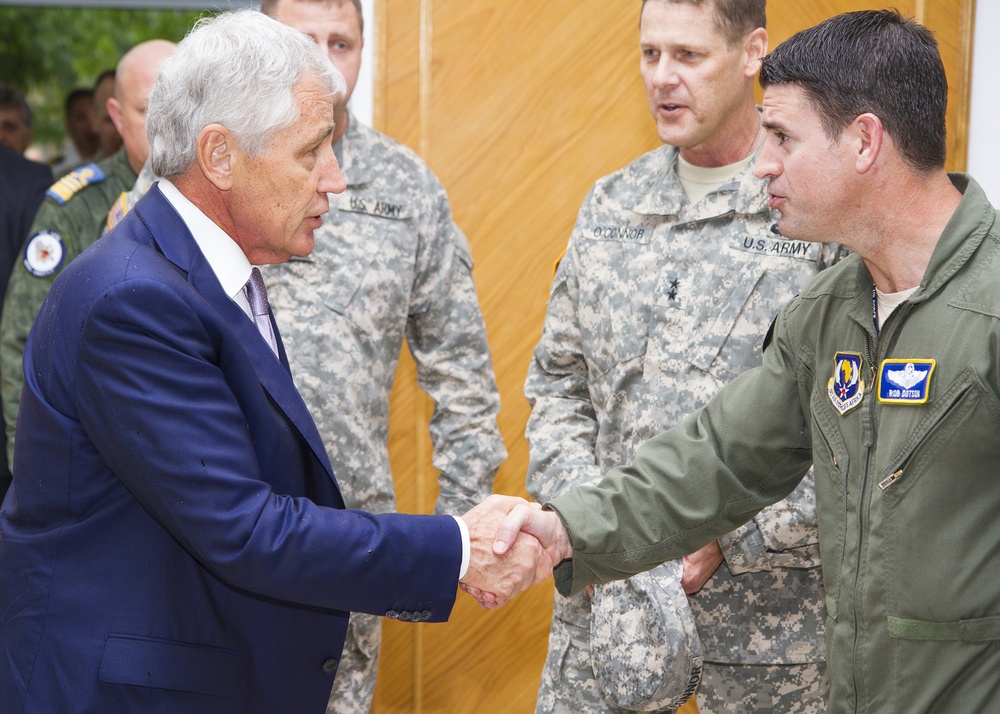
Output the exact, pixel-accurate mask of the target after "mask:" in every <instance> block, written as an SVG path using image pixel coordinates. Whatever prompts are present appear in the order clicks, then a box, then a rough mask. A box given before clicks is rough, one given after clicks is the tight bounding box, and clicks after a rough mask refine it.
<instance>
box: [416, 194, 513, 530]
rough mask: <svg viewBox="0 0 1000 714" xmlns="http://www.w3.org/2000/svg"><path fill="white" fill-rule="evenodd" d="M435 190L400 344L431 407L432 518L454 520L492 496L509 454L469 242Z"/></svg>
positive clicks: (446, 203)
mask: <svg viewBox="0 0 1000 714" xmlns="http://www.w3.org/2000/svg"><path fill="white" fill-rule="evenodd" d="M434 188H435V190H433V191H431V193H432V195H433V196H434V201H433V207H432V209H431V210H430V212H429V213H428V215H427V218H428V220H426V221H421V224H420V228H419V229H420V231H421V234H422V235H421V236H420V238H421V240H420V250H419V254H418V256H417V261H418V268H417V270H418V278H417V282H416V284H415V285H414V288H413V297H412V299H411V314H410V315H409V319H408V320H407V325H406V339H407V344H408V345H409V348H410V352H411V354H412V355H413V358H414V361H415V362H416V365H417V381H418V383H419V384H420V388H421V389H423V390H424V391H425V392H426V393H427V394H428V395H429V396H430V397H431V398H432V399H433V400H434V413H433V415H432V416H431V420H430V432H431V441H432V442H433V444H434V457H433V463H434V467H435V468H436V469H438V470H439V471H440V476H439V483H440V486H441V492H440V496H439V498H438V503H437V506H436V508H435V512H436V513H438V514H442V513H453V514H457V513H464V512H465V511H467V510H468V509H470V508H472V507H473V506H475V505H476V504H477V503H479V502H480V501H482V500H483V499H484V498H486V497H487V496H488V495H489V494H490V493H491V492H492V490H493V476H494V474H495V473H496V470H497V468H499V466H500V464H502V463H503V461H504V459H506V458H507V450H506V448H505V447H504V443H503V438H502V437H501V436H500V430H499V428H498V427H497V414H498V412H499V411H500V395H499V393H498V392H497V386H496V379H495V378H494V375H493V363H492V360H491V358H490V348H489V344H488V343H487V341H486V326H485V324H484V322H483V315H482V312H481V311H480V309H479V301H478V299H477V297H476V290H475V286H474V284H473V281H472V258H471V257H470V255H469V249H468V242H467V241H466V239H465V236H464V235H463V234H462V233H461V231H460V230H459V228H458V226H456V225H455V223H454V222H453V221H452V218H451V210H450V208H449V206H448V199H447V196H445V194H444V189H443V188H442V187H441V186H440V184H437V185H436V186H435V187H434Z"/></svg>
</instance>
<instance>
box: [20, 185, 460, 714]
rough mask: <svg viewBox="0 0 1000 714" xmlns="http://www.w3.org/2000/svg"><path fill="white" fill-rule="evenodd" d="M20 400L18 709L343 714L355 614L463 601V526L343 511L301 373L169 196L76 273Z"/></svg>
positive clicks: (44, 316) (424, 616)
mask: <svg viewBox="0 0 1000 714" xmlns="http://www.w3.org/2000/svg"><path fill="white" fill-rule="evenodd" d="M275 331H276V332H277V328H275ZM282 356H284V352H283V351H282ZM20 410H21V411H20V416H19V417H18V424H17V442H16V443H17V449H16V454H15V461H14V463H15V468H14V473H15V474H16V475H15V477H14V484H13V486H12V488H11V489H10V492H9V493H8V495H7V498H6V500H5V501H4V504H3V508H2V511H0V632H2V636H3V645H2V646H3V650H2V654H0V711H2V712H5V714H13V713H14V712H39V713H41V712H45V713H46V714H51V713H52V712H68V711H76V712H84V711H86V712H102V714H108V713H113V712H129V713H135V712H144V713H146V712H183V713H185V714H196V713H198V712H206V713H207V712H211V713H212V714H219V713H220V712H233V713H234V714H236V713H239V714H246V713H247V712H262V713H263V712H267V713H269V714H271V713H274V712H296V713H299V712H316V713H317V714H320V713H321V712H323V711H325V703H326V700H327V697H328V695H329V691H330V687H331V684H332V681H333V676H334V674H335V670H336V661H337V659H338V658H339V656H340V650H341V647H342V645H343V640H344V633H345V631H346V626H347V618H348V612H349V611H351V610H357V611H362V612H368V613H374V614H381V615H385V614H387V613H390V612H391V611H395V612H400V613H404V618H405V619H414V620H433V621H439V620H445V619H447V617H448V615H449V613H450V611H451V607H452V605H453V603H454V598H455V592H456V585H457V578H458V570H459V564H460V560H461V538H460V534H459V530H458V526H457V524H456V523H455V522H454V519H452V518H451V517H448V516H445V517H435V516H404V515H396V514H387V515H379V516H373V515H370V514H367V513H362V512H359V511H347V510H342V509H343V501H342V499H341V496H340V492H339V489H338V487H337V483H336V480H335V478H334V475H333V473H332V472H331V469H330V466H329V463H328V461H327V458H326V454H325V450H324V448H323V444H322V443H321V440H320V437H319V434H318V433H317V431H316V428H315V426H314V425H313V422H312V419H311V417H310V416H309V414H308V412H307V410H306V407H305V405H304V404H303V402H302V400H301V399H300V398H299V395H298V392H296V390H295V387H294V385H293V383H292V380H291V377H290V375H289V372H288V370H287V363H286V364H284V365H283V364H281V363H279V361H278V360H276V359H275V357H274V354H273V353H272V352H271V351H270V349H269V347H268V346H267V344H266V343H265V341H264V340H263V338H262V337H261V336H260V334H259V333H258V332H257V328H256V326H255V325H254V323H253V322H251V321H250V320H249V319H248V318H247V316H246V315H245V314H244V313H243V312H242V311H241V310H240V308H239V307H237V305H236V304H235V303H234V302H233V301H232V300H230V298H229V297H228V296H227V295H226V294H225V293H224V292H223V290H222V287H221V286H220V285H219V283H218V281H217V279H216V277H215V274H214V273H213V272H212V270H211V268H210V267H209V265H208V263H207V262H206V261H205V259H204V257H203V255H202V254H201V252H200V250H199V249H198V247H197V244H196V243H195V242H194V239H193V238H192V237H191V234H190V232H189V231H188V229H187V227H186V226H185V225H184V224H183V222H182V221H181V220H180V218H179V217H178V215H177V214H176V212H175V211H174V210H173V208H172V207H171V206H170V205H169V203H167V201H166V200H165V199H164V198H163V195H162V194H161V193H160V191H159V189H158V188H154V189H152V190H151V191H150V192H149V194H148V195H147V196H146V197H145V198H143V200H142V201H140V202H139V203H138V204H137V206H136V207H135V209H134V210H133V211H132V212H131V213H130V214H129V215H128V216H127V217H126V219H125V221H124V222H123V223H122V224H121V225H120V226H119V228H117V229H116V230H115V231H112V232H111V233H109V234H108V235H107V236H105V237H104V238H102V239H101V240H100V241H98V242H97V243H95V244H94V245H93V246H92V247H91V248H90V249H88V250H87V251H86V252H84V253H83V254H82V255H81V256H80V257H79V258H77V259H76V260H75V261H73V263H72V264H71V265H70V266H69V267H68V268H67V269H66V270H64V271H63V273H62V274H61V275H60V276H59V278H58V279H57V280H56V281H55V284H54V285H53V287H52V290H51V292H50V293H49V296H48V299H47V300H46V302H45V304H44V306H43V307H42V311H41V313H40V314H39V317H38V319H37V321H36V323H35V326H34V329H33V330H32V333H31V336H30V337H29V339H28V344H27V348H26V352H25V390H24V396H23V397H22V400H21V407H20Z"/></svg>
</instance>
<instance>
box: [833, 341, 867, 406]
mask: <svg viewBox="0 0 1000 714" xmlns="http://www.w3.org/2000/svg"><path fill="white" fill-rule="evenodd" d="M861 365H862V361H861V355H859V354H857V353H856V352H838V353H837V354H836V355H834V357H833V379H831V380H830V383H829V393H830V401H831V402H833V406H834V407H836V409H837V411H838V412H840V413H841V414H846V413H847V412H849V411H850V410H851V409H854V407H856V406H858V405H859V404H861V400H862V399H864V397H865V380H863V379H861Z"/></svg>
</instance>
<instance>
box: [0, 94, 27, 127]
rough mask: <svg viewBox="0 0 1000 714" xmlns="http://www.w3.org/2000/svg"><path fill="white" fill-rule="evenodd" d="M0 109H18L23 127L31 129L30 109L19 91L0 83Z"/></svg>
mask: <svg viewBox="0 0 1000 714" xmlns="http://www.w3.org/2000/svg"><path fill="white" fill-rule="evenodd" d="M0 107H4V108H7V109H19V110H20V111H21V119H23V120H24V125H25V126H26V127H28V128H29V129H30V128H31V107H29V106H28V100H27V99H25V98H24V93H22V92H21V90H19V89H16V88H14V87H12V86H10V85H9V84H4V83H3V82H0Z"/></svg>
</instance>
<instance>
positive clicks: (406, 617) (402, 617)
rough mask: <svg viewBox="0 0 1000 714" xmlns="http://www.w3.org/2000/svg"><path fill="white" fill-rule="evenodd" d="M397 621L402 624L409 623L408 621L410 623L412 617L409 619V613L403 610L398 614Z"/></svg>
mask: <svg viewBox="0 0 1000 714" xmlns="http://www.w3.org/2000/svg"><path fill="white" fill-rule="evenodd" d="M399 619H400V620H401V621H402V622H409V621H410V620H412V619H413V618H412V617H410V613H409V612H407V611H406V610H403V611H402V612H401V613H399Z"/></svg>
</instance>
